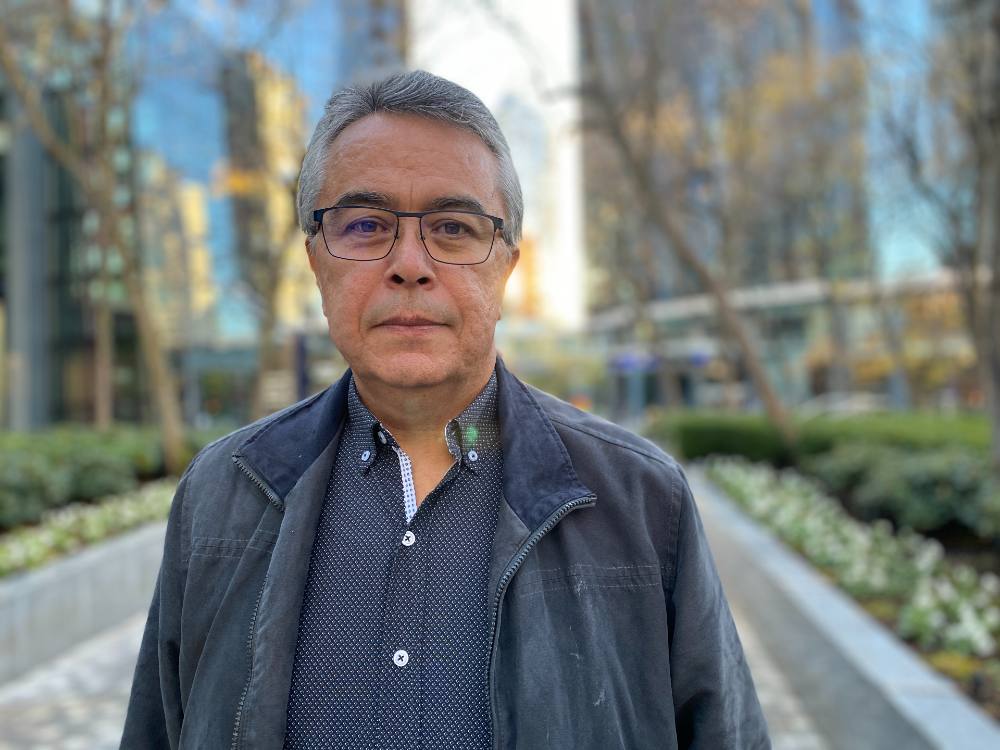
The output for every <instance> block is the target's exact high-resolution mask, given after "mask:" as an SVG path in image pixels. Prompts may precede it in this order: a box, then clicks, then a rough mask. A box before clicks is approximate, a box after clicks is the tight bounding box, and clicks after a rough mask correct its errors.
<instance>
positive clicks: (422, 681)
mask: <svg viewBox="0 0 1000 750" xmlns="http://www.w3.org/2000/svg"><path fill="white" fill-rule="evenodd" d="M496 398H497V386H496V373H495V372H494V373H493V375H492V377H491V378H490V380H489V382H488V383H487V385H486V387H485V388H484V389H483V390H482V391H481V392H480V394H479V395H478V396H477V397H476V398H475V400H473V402H472V403H471V404H470V405H469V406H468V407H467V408H466V409H465V410H464V411H463V412H462V413H461V414H460V415H459V416H458V417H456V418H455V419H453V420H452V421H450V422H449V423H448V425H447V426H446V428H445V440H446V442H447V445H448V450H449V451H450V452H451V454H452V455H453V456H454V457H455V463H454V464H453V465H452V467H451V468H450V469H449V470H448V472H447V473H446V474H445V476H444V478H443V479H442V480H441V483H440V484H439V485H438V486H437V487H436V488H435V489H434V490H433V491H432V492H431V493H430V494H428V495H427V497H426V498H425V499H424V500H423V502H422V503H421V504H420V506H419V508H418V507H417V505H416V498H415V496H414V490H413V477H412V473H411V471H410V460H409V458H408V457H407V455H406V453H405V452H404V451H403V450H402V449H401V448H400V447H399V445H398V443H397V442H396V441H395V440H394V439H393V437H392V435H391V434H390V433H389V431H388V430H387V429H385V428H384V427H382V425H381V424H379V422H378V420H377V419H376V417H375V416H374V415H373V414H372V413H371V412H370V411H369V410H368V409H367V408H366V407H365V405H364V404H363V403H362V401H361V399H360V397H359V396H358V392H357V389H356V388H355V385H354V381H353V379H352V381H351V384H350V388H349V391H348V404H347V406H348V416H347V423H346V424H345V426H344V432H343V435H342V437H341V441H340V447H339V449H338V452H337V457H336V460H335V462H334V466H333V470H332V472H331V474H330V481H329V485H328V489H327V496H326V500H325V502H324V505H323V510H322V512H321V515H320V519H319V526H318V528H317V530H316V540H315V542H314V544H313V549H312V558H311V561H310V565H309V576H308V579H307V581H306V588H305V596H304V599H303V602H302V611H301V614H300V616H299V633H298V642H297V645H296V649H295V663H294V667H293V672H292V684H291V692H290V694H289V700H288V722H287V725H286V734H285V747H286V748H290V749H295V750H299V749H304V748H309V749H311V748H389V749H395V748H408V749H409V748H412V749H413V750H416V749H417V748H441V749H442V750H443V749H444V748H448V750H454V749H455V748H470V749H473V748H475V749H484V750H485V749H486V748H489V747H490V743H491V733H492V725H491V718H490V704H489V682H488V675H489V656H490V646H491V644H490V632H489V631H490V613H491V604H492V597H491V596H490V595H489V594H490V592H488V591H487V588H488V581H489V567H490V558H491V553H492V549H493V537H494V533H495V531H496V522H497V509H498V507H499V500H500V493H501V487H502V483H501V474H502V470H503V457H502V453H501V450H500V433H499V425H498V422H497V403H496Z"/></svg>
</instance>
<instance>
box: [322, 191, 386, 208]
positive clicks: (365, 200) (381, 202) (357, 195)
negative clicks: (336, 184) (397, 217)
mask: <svg viewBox="0 0 1000 750" xmlns="http://www.w3.org/2000/svg"><path fill="white" fill-rule="evenodd" d="M333 205H334V207H336V206H357V205H362V206H374V207H378V208H390V207H391V206H392V199H391V198H390V197H389V196H388V195H386V194H385V193H376V192H374V191H372V190H356V191H354V192H351V193H344V194H343V195H341V196H340V197H339V198H337V202H336V203H334V204H333Z"/></svg>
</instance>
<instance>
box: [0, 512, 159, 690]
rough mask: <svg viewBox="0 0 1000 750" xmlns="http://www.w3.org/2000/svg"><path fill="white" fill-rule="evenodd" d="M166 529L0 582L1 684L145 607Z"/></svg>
mask: <svg viewBox="0 0 1000 750" xmlns="http://www.w3.org/2000/svg"><path fill="white" fill-rule="evenodd" d="M165 530H166V524H165V523H158V524H151V525H148V526H143V527H141V528H139V529H137V530H135V531H131V532H129V533H127V534H123V535H122V536H119V537H115V538H113V539H111V540H109V541H107V542H105V543H103V544H98V545H96V546H94V547H90V548H87V549H85V550H83V551H81V552H79V553H77V554H75V555H71V556H70V557H67V558H64V559H62V560H57V561H55V562H53V563H51V564H50V565H46V566H45V567H44V568H41V569H40V570H37V571H31V572H28V573H24V574H20V575H16V576H13V577H11V578H7V579H3V580H0V683H3V682H6V681H8V680H10V679H13V678H14V677H16V676H18V675H20V674H23V673H24V672H27V671H28V670H29V669H31V668H32V667H35V666H37V665H39V664H41V663H42V662H44V661H47V660H48V659H51V658H53V657H54V656H57V655H59V654H60V653H62V652H63V651H65V650H67V649H68V648H70V647H72V646H74V645H76V644H77V643H79V642H80V641H83V640H85V639H87V638H89V637H91V636H93V635H96V634H97V633H99V632H101V631H102V630H105V629H106V628H109V627H111V626H114V625H117V624H118V623H120V622H121V621H122V620H124V619H125V618H127V617H129V616H130V615H133V614H135V613H136V612H140V611H143V610H145V609H147V608H148V607H149V603H150V600H151V598H152V595H153V587H154V585H155V581H156V575H157V571H158V570H159V567H160V557H161V555H162V553H163V537H164V533H165Z"/></svg>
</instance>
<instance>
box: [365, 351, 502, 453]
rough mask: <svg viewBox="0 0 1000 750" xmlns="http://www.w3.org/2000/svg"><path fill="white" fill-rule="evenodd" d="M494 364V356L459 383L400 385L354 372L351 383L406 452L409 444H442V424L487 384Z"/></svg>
mask: <svg viewBox="0 0 1000 750" xmlns="http://www.w3.org/2000/svg"><path fill="white" fill-rule="evenodd" d="M495 364H496V357H495V356H494V357H492V358H490V359H489V360H488V361H487V362H486V363H485V365H484V367H483V368H482V369H481V370H477V371H476V373H475V375H473V376H470V377H467V378H465V379H463V380H462V381H459V382H458V383H456V382H455V381H447V382H444V383H441V384H438V385H432V386H423V387H399V386H394V385H391V384H388V383H385V382H384V381H379V380H372V379H366V378H364V377H359V376H358V374H357V373H355V375H354V383H355V385H356V386H357V389H358V395H360V396H361V400H362V401H364V403H365V406H367V407H368V409H369V410H370V411H371V412H372V414H374V415H375V416H376V417H377V418H378V420H379V421H380V422H381V423H382V424H383V425H385V427H386V428H388V430H389V432H391V433H392V435H393V437H394V438H396V441H397V442H398V443H399V444H400V445H401V446H402V447H403V449H404V450H406V451H407V453H409V452H410V448H411V447H412V448H415V449H419V447H420V446H429V445H433V444H436V443H441V444H442V445H443V444H444V428H445V425H447V424H448V422H449V421H451V420H452V419H454V418H455V417H456V416H458V415H459V414H461V413H462V410H463V409H465V407H467V406H468V405H469V404H470V403H472V400H473V399H474V398H475V397H476V395H477V394H478V393H479V392H480V391H481V390H482V389H483V388H484V387H485V386H486V383H487V382H488V381H489V379H490V375H491V374H492V373H493V368H494V366H495Z"/></svg>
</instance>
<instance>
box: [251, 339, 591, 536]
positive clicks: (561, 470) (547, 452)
mask: <svg viewBox="0 0 1000 750" xmlns="http://www.w3.org/2000/svg"><path fill="white" fill-rule="evenodd" d="M350 379H351V372H350V370H348V371H347V372H346V373H344V375H343V376H342V377H341V378H340V380H338V381H337V382H336V383H334V384H333V385H331V386H330V387H329V388H327V389H326V390H324V391H322V392H321V393H318V394H317V395H315V396H313V397H312V398H309V399H307V400H305V401H302V402H300V403H298V404H296V405H295V406H293V407H291V408H289V409H287V410H286V411H284V412H279V414H277V415H276V416H275V417H273V418H272V419H270V420H268V421H267V422H266V423H265V424H264V425H263V426H262V427H260V429H258V430H257V431H256V432H255V433H254V434H253V435H252V436H251V437H250V438H249V439H248V440H247V441H246V442H244V443H243V444H242V445H241V446H240V447H239V448H237V450H236V451H235V452H234V453H233V458H234V459H235V460H237V461H238V462H241V463H244V464H246V465H248V466H249V467H250V468H251V469H252V471H253V472H254V473H255V474H256V475H257V477H258V478H259V479H260V480H262V481H263V482H264V483H265V484H266V485H267V487H268V488H269V489H270V490H271V491H272V492H273V493H274V494H275V495H276V496H277V497H278V498H279V499H280V500H281V501H282V503H284V500H285V498H286V497H287V496H288V493H289V492H290V491H291V489H292V488H293V487H294V486H295V485H296V483H297V482H298V481H299V478H300V477H301V476H302V475H303V474H304V473H305V471H306V470H307V469H308V468H309V467H310V466H311V465H312V464H313V462H314V461H315V460H316V459H317V458H318V457H319V456H320V454H321V453H322V452H323V451H324V450H325V449H326V448H327V447H328V446H329V444H330V441H331V440H333V439H334V437H335V436H337V435H338V434H339V431H340V427H341V425H342V424H343V422H344V419H345V417H346V414H347V389H348V385H349V383H350ZM497 408H498V413H499V419H500V440H501V444H502V445H503V462H504V472H503V492H504V498H505V500H506V501H507V503H508V504H509V505H510V507H511V510H513V511H514V513H515V514H516V515H517V517H518V518H519V519H520V520H521V522H522V523H523V524H524V525H525V526H526V527H527V528H528V529H529V530H531V529H535V528H536V527H538V526H539V525H541V524H542V523H543V522H544V521H545V519H546V518H548V517H549V516H550V515H552V513H553V512H555V510H556V509H557V508H559V507H560V506H561V505H563V504H565V503H567V502H569V501H570V500H574V499H576V498H579V497H583V496H586V495H591V494H592V493H591V491H590V490H589V489H588V488H587V487H585V486H584V485H583V483H582V482H581V481H580V479H579V477H577V474H576V470H575V469H574V468H573V464H572V462H571V461H570V458H569V453H568V452H567V451H566V446H565V445H563V442H562V440H560V439H559V436H558V435H557V434H556V430H555V427H554V426H553V424H552V422H551V420H550V419H549V418H548V416H547V415H546V414H545V412H544V411H543V410H542V407H541V406H540V405H539V403H538V402H537V401H536V400H535V398H534V396H532V395H531V393H530V392H529V391H528V388H527V386H525V385H524V383H522V382H521V381H520V380H518V379H517V378H516V377H514V375H512V374H511V373H510V371H509V370H507V368H506V366H505V365H504V363H503V360H502V359H500V358H499V357H498V358H497Z"/></svg>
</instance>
